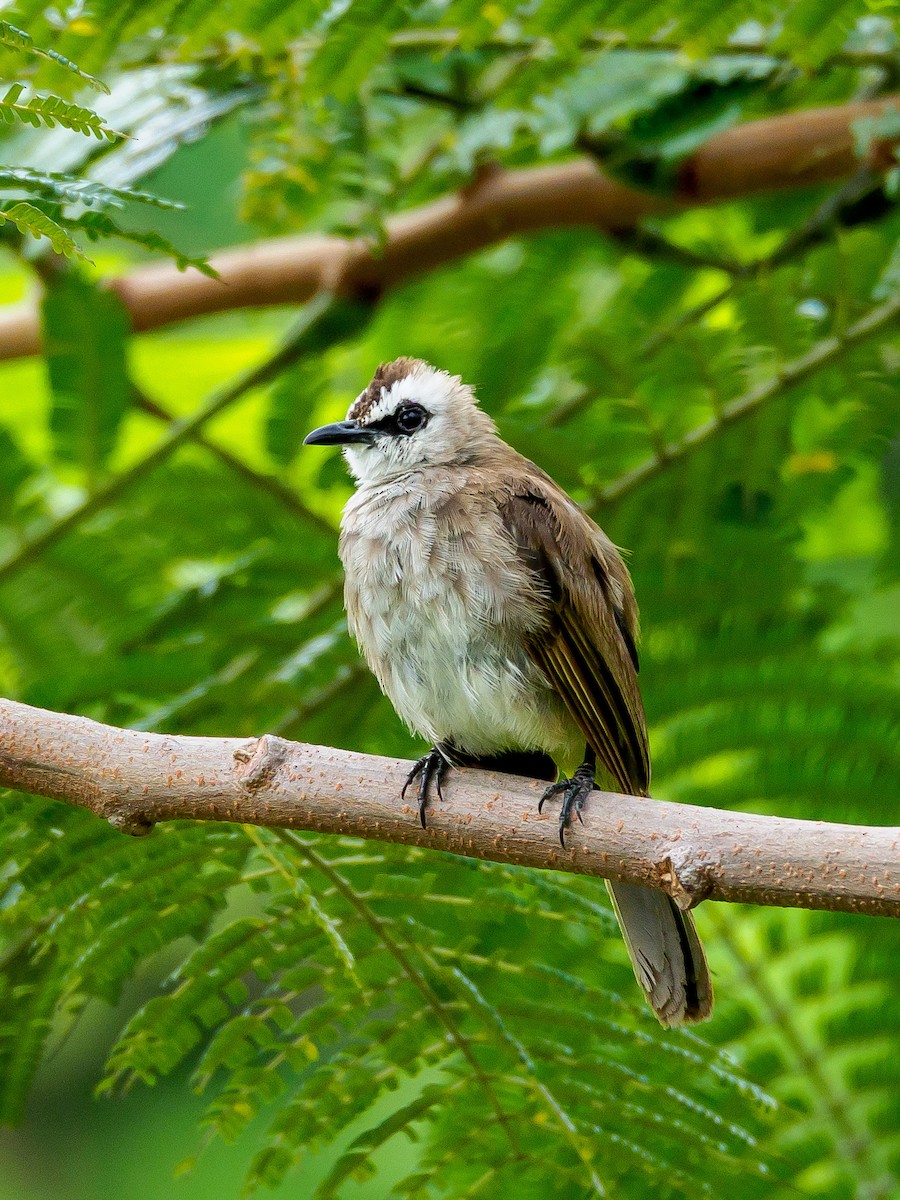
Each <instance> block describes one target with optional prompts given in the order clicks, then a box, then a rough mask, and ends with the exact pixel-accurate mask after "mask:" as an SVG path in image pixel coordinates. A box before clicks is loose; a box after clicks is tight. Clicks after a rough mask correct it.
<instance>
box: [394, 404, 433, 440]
mask: <svg viewBox="0 0 900 1200" xmlns="http://www.w3.org/2000/svg"><path fill="white" fill-rule="evenodd" d="M394 420H395V422H396V424H397V428H398V429H399V430H400V432H401V433H415V432H416V430H417V429H421V428H422V426H423V425H424V424H425V422H426V421H427V420H428V413H427V412H426V411H425V409H424V408H422V406H421V405H420V404H408V405H406V407H405V408H401V409H399V410H398V412H397V415H396V417H395V418H394Z"/></svg>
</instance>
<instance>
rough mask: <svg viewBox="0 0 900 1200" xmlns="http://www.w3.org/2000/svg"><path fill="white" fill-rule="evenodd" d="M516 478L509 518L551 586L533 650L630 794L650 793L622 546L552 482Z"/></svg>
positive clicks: (506, 510)
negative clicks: (621, 553)
mask: <svg viewBox="0 0 900 1200" xmlns="http://www.w3.org/2000/svg"><path fill="white" fill-rule="evenodd" d="M538 479H539V485H538V486H535V482H534V480H532V479H530V480H528V482H527V483H526V482H525V481H523V480H519V481H513V482H511V483H510V484H509V487H508V492H507V496H506V497H505V498H504V500H503V502H502V503H501V515H502V517H503V521H504V523H505V526H506V528H507V529H508V531H509V533H510V535H511V536H512V538H513V539H514V541H515V544H516V547H517V549H518V553H519V555H520V557H521V558H522V560H523V562H525V563H526V564H527V565H528V566H529V568H530V569H531V570H532V571H533V572H534V573H535V576H536V577H537V579H538V580H539V581H540V583H541V585H542V590H543V592H544V594H545V596H546V598H547V601H546V602H547V610H546V619H545V622H544V623H543V625H541V626H540V627H539V628H537V629H536V630H535V632H534V633H532V634H531V635H529V639H528V641H527V643H526V649H527V650H528V653H529V655H530V656H531V658H532V659H533V661H534V662H535V663H536V664H537V665H538V666H539V667H540V668H541V670H542V671H543V672H544V674H545V675H546V677H547V679H548V680H549V681H550V683H551V684H552V685H553V687H554V688H555V689H556V690H557V691H558V692H559V694H560V696H562V698H563V700H564V701H565V704H566V707H567V708H568V710H569V712H570V713H571V714H572V717H573V718H574V720H575V721H576V722H577V724H578V726H579V728H580V729H581V731H582V733H583V734H584V737H585V741H586V742H587V744H588V745H589V746H590V747H591V748H592V749H593V750H594V751H595V753H596V754H597V757H598V758H599V760H600V762H601V763H602V764H603V766H604V767H606V769H607V770H608V771H609V772H610V774H611V775H612V777H613V778H614V779H615V780H616V783H617V785H618V786H619V787H620V788H621V790H622V791H623V792H626V793H630V794H638V795H646V794H647V789H648V788H649V785H650V756H649V751H648V748H647V728H646V724H645V720H644V706H643V704H642V702H641V694H640V690H639V689H638V683H637V651H636V649H635V633H636V627H637V609H636V606H635V603H634V595H633V592H632V590H631V581H630V579H629V577H628V572H627V570H626V568H625V565H624V563H623V562H622V560H621V558H620V557H619V554H618V551H617V550H616V549H615V547H614V546H613V544H612V543H611V542H610V541H609V540H608V539H607V537H606V535H605V534H603V533H602V531H601V530H600V529H598V528H597V526H596V525H594V523H593V521H591V520H590V518H589V517H588V516H587V515H586V514H584V513H582V512H581V510H580V509H577V508H575V506H574V505H573V503H572V502H571V501H570V500H569V499H568V497H567V496H565V494H564V493H562V492H558V491H557V489H556V485H555V484H553V482H552V480H550V479H549V478H547V477H543V474H542V473H541V474H540V475H539V476H538Z"/></svg>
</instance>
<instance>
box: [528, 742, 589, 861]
mask: <svg viewBox="0 0 900 1200" xmlns="http://www.w3.org/2000/svg"><path fill="white" fill-rule="evenodd" d="M596 786H597V785H596V784H595V783H594V762H593V760H592V759H586V760H585V761H584V762H583V763H582V764H581V766H580V767H579V768H578V770H577V771H576V772H575V774H574V775H573V776H572V778H571V779H561V780H560V781H559V783H551V784H550V786H549V787H548V788H547V789H546V791H545V792H544V794H543V796H541V798H540V800H539V801H538V812H540V811H541V809H542V808H543V807H544V803H545V802H546V801H547V800H551V799H552V798H553V797H554V796H558V795H560V794H562V798H563V801H562V807H561V808H560V810H559V844H560V845H561V846H562V848H563V850H565V848H566V830H567V829H568V827H569V824H570V823H571V820H572V813H573V812H574V813H575V816H576V817H577V818H578V820H579V821H580V822H581V824H582V825H583V824H584V818H583V817H582V815H581V810H582V808H583V807H584V802H585V800H586V799H587V798H588V796H589V795H590V794H591V792H592V791H593V790H594V788H595V787H596Z"/></svg>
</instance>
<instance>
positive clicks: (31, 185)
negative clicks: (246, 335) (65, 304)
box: [0, 22, 214, 274]
mask: <svg viewBox="0 0 900 1200" xmlns="http://www.w3.org/2000/svg"><path fill="white" fill-rule="evenodd" d="M0 45H4V46H6V47H8V48H10V49H13V50H17V51H27V52H29V53H31V54H36V55H39V56H40V57H43V58H46V59H48V60H49V61H51V62H53V63H56V64H57V65H59V66H62V67H64V68H66V69H67V70H69V71H71V72H74V73H75V74H76V75H78V76H80V77H81V78H83V79H84V80H86V81H87V82H89V83H90V84H91V85H92V86H95V87H97V88H99V89H100V90H102V91H104V92H106V93H107V94H109V91H110V89H109V88H108V87H107V86H106V85H105V84H102V83H101V82H100V81H99V80H97V79H95V78H94V77H93V76H92V75H88V74H87V73H85V72H83V71H81V70H80V68H78V67H77V66H76V65H75V63H73V62H71V60H69V59H67V58H66V57H65V56H64V55H61V54H59V53H58V52H56V51H49V50H46V51H45V50H41V49H39V48H38V47H37V46H36V45H35V44H34V42H33V41H32V39H31V38H30V37H29V36H28V35H27V34H25V33H23V32H22V31H21V30H19V29H16V28H15V27H14V26H12V25H9V24H8V23H6V22H0ZM24 92H25V85H24V84H22V83H13V84H12V85H11V86H10V87H9V88H8V89H7V91H6V92H5V94H4V95H3V97H2V98H0V121H2V122H4V123H5V124H6V125H7V126H10V125H24V126H26V127H28V126H30V127H31V128H32V129H37V130H41V129H56V128H57V127H58V128H61V129H64V130H69V131H71V132H73V133H78V134H81V135H83V136H84V137H93V138H95V139H97V140H98V141H100V142H106V143H116V142H119V141H121V140H122V138H123V136H124V135H122V134H120V133H117V132H116V131H115V130H114V129H112V128H111V127H110V126H109V125H108V124H107V123H106V122H105V121H104V119H103V117H102V116H100V114H98V113H97V112H95V111H94V110H93V109H91V108H87V107H85V106H84V105H81V104H77V103H75V102H74V101H69V100H66V99H64V98H62V97H60V96H54V95H39V94H34V95H32V96H31V97H30V98H28V99H27V100H25V101H23V93H24ZM0 192H7V193H9V192H13V193H23V192H24V193H25V195H26V196H27V197H28V199H25V198H17V199H13V200H10V201H3V200H0V223H2V224H8V225H11V226H14V227H15V228H16V230H17V231H18V232H19V233H20V234H22V235H31V236H32V237H34V238H37V239H41V238H45V239H46V240H47V241H48V242H49V244H50V246H51V248H52V249H53V251H54V252H55V253H57V254H60V255H63V256H65V257H66V258H76V259H86V258H87V255H86V254H85V253H84V250H83V249H82V246H81V242H80V241H79V235H83V238H82V240H84V238H86V239H87V240H89V241H94V242H96V241H99V240H101V239H108V238H110V237H117V238H119V239H121V240H124V241H130V242H132V243H133V244H136V245H139V246H142V247H144V248H145V249H148V250H151V251H153V252H155V253H158V254H164V255H169V256H170V257H172V258H174V259H175V261H176V262H177V263H178V265H179V267H181V268H182V269H185V268H187V267H188V266H193V267H196V268H197V269H198V270H200V271H202V272H204V273H206V274H214V272H213V271H212V268H210V267H209V265H208V263H207V262H206V260H205V259H204V258H202V257H200V256H197V255H186V254H182V253H181V252H180V251H179V250H177V249H176V248H175V246H173V245H172V243H171V242H170V241H169V240H168V239H167V238H165V237H163V236H162V235H160V234H158V233H155V232H153V231H135V230H130V229H127V228H124V227H122V226H121V225H120V224H119V223H118V222H116V221H114V220H113V219H112V218H111V217H110V216H109V215H108V214H107V213H106V212H104V211H102V210H104V209H106V208H109V207H111V206H112V207H122V205H123V204H125V203H126V202H131V203H136V204H145V205H150V206H151V207H154V208H162V209H166V208H177V207H179V205H177V204H173V203H172V202H171V201H168V200H165V199H164V198H162V197H160V196H156V195H154V194H153V193H151V192H147V191H144V190H141V189H138V188H132V187H129V186H127V185H126V184H117V185H116V184H103V183H101V182H99V181H96V180H90V179H85V178H83V177H80V176H78V175H76V174H74V173H66V172H60V171H41V170H38V169H35V168H34V167H29V166H0ZM70 205H75V206H76V208H77V209H82V208H84V207H88V208H90V207H93V208H94V210H95V211H93V212H88V213H85V212H76V213H74V214H73V213H70V212H68V211H67V206H70ZM97 210H100V211H97Z"/></svg>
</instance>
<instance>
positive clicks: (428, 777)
mask: <svg viewBox="0 0 900 1200" xmlns="http://www.w3.org/2000/svg"><path fill="white" fill-rule="evenodd" d="M449 766H450V763H449V761H448V760H447V758H446V757H445V755H444V754H443V753H442V752H441V750H440V749H439V747H437V746H433V747H432V748H431V749H430V750H429V751H428V753H427V754H423V755H422V757H421V758H420V759H419V761H418V762H417V763H416V765H415V766H414V767H413V769H412V770H411V771H410V773H409V774H408V775H407V777H406V783H404V785H403V791H402V792H401V793H400V799H401V800H405V799H406V791H407V788H408V787H409V785H410V784H411V783H412V782H413V780H414V779H415V778H416V776H419V777H420V778H419V820H420V821H421V822H422V828H423V829H424V828H425V809H426V808H427V806H428V785H429V783H431V781H432V779H433V780H434V786H435V790H436V791H437V794H438V799H439V800H443V798H444V793H443V792H442V791H441V779H443V777H444V774H445V772H446V771H447V769H448V767H449Z"/></svg>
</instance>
